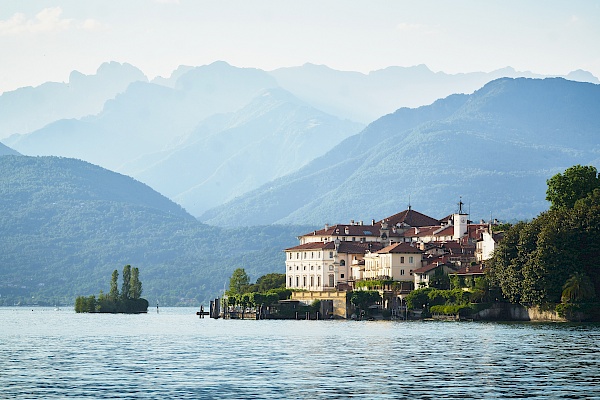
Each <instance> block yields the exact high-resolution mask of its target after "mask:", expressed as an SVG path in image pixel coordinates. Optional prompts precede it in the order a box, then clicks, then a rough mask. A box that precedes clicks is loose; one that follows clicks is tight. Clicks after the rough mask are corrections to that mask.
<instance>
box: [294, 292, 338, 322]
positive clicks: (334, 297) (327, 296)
mask: <svg viewBox="0 0 600 400" xmlns="http://www.w3.org/2000/svg"><path fill="white" fill-rule="evenodd" d="M347 293H348V292H338V291H322V292H292V300H298V301H300V302H302V303H304V304H307V305H308V304H311V303H312V302H313V301H315V300H331V301H332V302H333V316H334V317H335V318H348V307H347V304H348V301H347V296H346V294H347Z"/></svg>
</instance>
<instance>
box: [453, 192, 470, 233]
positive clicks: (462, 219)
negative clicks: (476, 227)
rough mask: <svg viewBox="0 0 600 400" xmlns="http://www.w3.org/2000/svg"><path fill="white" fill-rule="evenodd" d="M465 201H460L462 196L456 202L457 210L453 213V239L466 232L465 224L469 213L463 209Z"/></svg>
mask: <svg viewBox="0 0 600 400" xmlns="http://www.w3.org/2000/svg"><path fill="white" fill-rule="evenodd" d="M464 205H465V203H463V202H462V197H461V198H460V200H459V202H458V212H457V213H454V215H453V221H452V222H453V225H454V236H453V238H454V240H459V239H460V238H462V237H463V236H465V235H466V234H467V224H468V220H469V218H468V217H469V214H467V213H466V212H464V211H463V206H464Z"/></svg>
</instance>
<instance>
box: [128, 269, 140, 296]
mask: <svg viewBox="0 0 600 400" xmlns="http://www.w3.org/2000/svg"><path fill="white" fill-rule="evenodd" d="M141 296H142V282H141V281H140V270H139V269H138V268H132V269H131V279H130V284H129V298H130V299H134V300H137V299H139V298H140V297H141Z"/></svg>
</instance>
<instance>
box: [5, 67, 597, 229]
mask: <svg viewBox="0 0 600 400" xmlns="http://www.w3.org/2000/svg"><path fill="white" fill-rule="evenodd" d="M101 69H102V70H103V71H104V70H107V69H108V70H110V71H111V73H113V74H121V75H120V78H119V79H116V80H117V81H119V82H120V84H121V86H126V85H125V83H126V82H131V83H129V84H128V86H126V89H122V92H121V93H119V94H117V95H116V96H114V98H112V99H108V100H106V101H105V103H104V106H103V108H102V110H101V111H100V112H98V113H96V114H93V112H92V115H88V116H85V117H76V118H73V116H72V115H67V114H68V113H67V112H66V110H69V104H73V103H74V102H76V101H77V99H78V98H79V97H78V96H79V94H78V93H79V92H78V91H77V92H76V93H75V92H73V93H71V92H67V93H70V95H69V96H70V97H69V96H67V97H64V96H63V97H61V96H59V95H55V96H54V97H52V95H47V94H46V93H47V88H46V86H45V85H42V86H40V87H38V88H29V89H28V90H26V91H24V90H22V89H19V90H17V91H14V92H8V93H4V94H3V95H2V96H0V103H1V102H2V101H6V102H11V104H13V103H14V104H15V105H18V104H27V102H28V101H30V100H31V99H30V98H31V96H33V97H36V96H38V97H39V98H40V99H47V98H52V101H54V102H55V103H56V107H54V108H53V111H54V114H52V115H54V116H56V117H59V118H62V119H57V120H56V121H54V122H51V123H49V124H48V125H46V126H44V127H43V128H41V129H37V130H34V131H32V132H28V133H25V132H20V133H23V134H15V135H12V136H10V137H8V138H5V139H4V140H3V142H4V144H6V145H8V146H10V147H11V148H12V149H15V150H16V151H18V152H20V153H22V154H24V155H56V156H63V157H73V158H79V159H83V160H85V161H88V162H91V163H94V164H97V165H100V166H102V167H105V168H108V169H110V170H113V171H117V172H120V173H124V174H127V175H130V176H132V177H134V178H136V179H139V180H140V181H142V182H144V183H147V184H149V185H150V186H151V187H152V188H154V189H155V190H157V191H159V192H160V193H162V194H164V195H166V196H168V197H169V198H171V199H172V200H175V201H176V202H178V203H179V204H180V205H182V206H183V207H184V208H185V209H186V210H188V211H189V212H191V213H192V214H193V215H195V216H202V220H204V221H207V222H209V223H215V224H221V225H236V224H254V223H260V224H268V223H274V222H277V223H311V224H313V223H319V224H321V223H323V221H324V219H325V220H328V221H331V222H337V220H338V218H343V219H344V220H345V219H349V218H352V219H370V218H378V217H383V216H385V215H388V214H390V211H391V212H392V213H393V212H397V211H398V209H399V208H404V207H406V205H407V204H408V201H409V200H408V199H409V197H410V198H411V199H412V203H413V205H414V207H415V208H416V209H418V210H419V211H422V212H426V213H431V214H432V215H434V216H437V215H439V214H443V213H445V212H451V211H453V210H452V209H451V207H452V205H453V204H454V203H456V201H457V200H456V198H457V197H458V196H459V195H463V197H464V200H465V201H467V202H468V203H470V204H471V206H472V214H473V215H474V216H475V217H477V218H479V217H487V216H489V215H490V213H493V214H494V215H498V217H500V218H529V217H532V216H534V215H535V214H536V213H537V212H539V211H540V210H541V209H543V208H544V207H545V201H544V200H543V195H540V192H539V190H536V189H539V188H540V187H541V186H543V185H545V179H547V178H548V177H549V176H550V175H551V174H552V173H554V172H557V171H558V170H561V169H564V168H565V167H568V166H570V165H572V164H573V163H587V162H594V160H597V157H596V158H594V156H593V154H595V153H594V152H595V151H596V149H597V147H596V144H597V139H596V141H595V142H594V140H592V139H590V138H589V135H591V134H590V133H589V132H591V131H593V129H591V130H590V129H588V128H583V130H582V131H581V132H579V125H581V124H582V123H584V122H583V121H588V120H589V121H588V122H585V123H589V124H591V125H592V126H596V127H597V120H593V118H592V119H590V118H591V117H590V116H589V115H588V114H594V112H592V111H593V110H592V111H590V113H588V114H586V115H583V116H579V115H577V116H575V114H573V113H572V112H571V111H572V110H570V109H566V108H564V107H563V108H561V107H560V106H559V104H558V102H562V103H561V104H566V103H572V104H578V105H579V106H582V107H583V108H582V109H588V110H589V108H586V104H587V102H588V101H589V100H590V99H588V98H586V97H582V94H581V93H580V92H581V91H578V90H575V89H573V91H572V93H570V94H569V95H565V96H567V97H565V98H561V97H560V96H559V97H558V98H557V103H556V104H554V103H549V101H550V99H552V98H554V97H553V96H554V94H553V92H552V90H554V89H552V88H551V86H552V85H551V84H550V83H549V82H552V80H535V81H534V82H544V83H541V84H540V85H534V86H527V85H525V86H523V88H522V90H521V91H519V90H516V89H514V88H512V86H511V85H508V86H509V87H511V88H510V89H506V88H505V89H503V90H489V88H488V86H486V88H488V89H485V88H484V89H481V90H479V91H478V92H476V93H475V94H473V95H457V96H450V97H447V96H449V95H452V94H454V93H470V92H472V91H473V90H476V89H479V88H480V87H481V86H483V85H484V84H486V83H487V82H488V81H489V80H491V79H493V78H496V77H498V76H536V77H537V76H538V75H535V74H533V73H530V72H525V73H523V72H516V71H514V70H513V69H511V68H506V69H503V70H498V71H494V72H492V73H470V74H455V75H451V74H445V73H433V72H432V71H430V70H429V69H428V68H427V67H425V66H416V67H410V68H400V67H390V68H387V69H385V70H380V71H374V72H372V73H370V74H361V73H356V72H342V71H335V70H332V69H329V68H327V67H325V66H316V65H311V64H305V65H303V66H301V67H294V68H281V69H278V70H275V71H271V72H266V71H261V70H258V69H252V68H236V67H232V66H230V65H228V64H227V63H224V62H216V63H213V64H210V65H206V66H201V67H187V66H182V67H180V68H178V69H177V70H176V71H174V72H173V74H172V76H171V77H169V78H162V77H158V78H155V79H154V80H153V81H152V82H148V80H147V79H146V77H144V76H143V75H142V76H141V77H140V73H139V70H137V69H135V68H134V67H131V66H128V65H121V66H120V65H119V64H116V63H111V64H106V66H103V67H101ZM119 71H121V72H119ZM79 75H81V74H78V73H74V74H72V77H79V78H80V80H82V81H88V80H89V81H93V80H94V79H95V80H96V81H98V80H100V77H101V76H104V75H106V74H105V73H104V72H102V73H101V71H100V69H99V72H98V75H97V76H96V77H83V78H82V77H81V76H79ZM136 77H137V78H136ZM79 78H74V79H72V80H73V84H74V83H75V82H77V81H78V79H79ZM569 78H571V79H576V80H588V81H592V82H598V80H597V79H596V78H595V77H594V76H592V75H591V74H589V73H587V72H585V71H575V72H573V73H571V74H569ZM136 79H137V80H136ZM70 81H71V80H70ZM519 82H520V81H519ZM564 82H567V81H564ZM69 84H70V85H71V82H70V83H69ZM56 85H59V87H62V86H60V85H64V84H56ZM56 85H54V86H56ZM519 85H520V84H519ZM519 85H517V86H519ZM565 85H566V86H568V87H573V88H575V87H580V86H576V85H578V84H577V83H576V82H571V81H569V82H568V83H566V84H565ZM588 85H589V86H590V87H597V85H590V84H588ZM51 86H52V85H51ZM96 86H98V85H96ZM96 86H94V85H92V84H89V85H88V86H87V88H88V89H87V93H88V95H89V97H90V98H93V99H95V100H94V101H95V102H96V103H98V102H99V101H100V99H102V98H106V97H108V96H110V95H109V94H107V93H108V92H107V91H99V90H96V89H95V88H96ZM116 86H118V85H116ZM116 86H115V87H116ZM82 87H83V86H82ZM112 90H113V92H114V91H115V90H117V89H112ZM530 91H534V92H535V94H532V93H533V92H532V93H530ZM484 93H486V94H485V95H484ZM528 96H534V98H535V101H539V102H540V109H539V110H538V111H536V112H537V113H538V114H539V115H538V114H532V113H530V112H529V111H527V112H522V110H529V108H528V107H530V106H531V104H528V103H527V104H521V103H522V102H521V103H519V104H521V106H522V107H521V108H519V109H510V107H508V106H507V104H517V103H518V102H520V99H522V98H527V97H528ZM445 97H447V98H445ZM591 97H592V99H591V100H592V103H593V101H595V100H596V98H595V97H594V96H591ZM65 98H66V99H67V100H64V99H65ZM438 98H445V99H444V100H440V101H438V102H436V103H434V104H432V105H431V106H423V105H424V104H428V103H430V102H433V101H434V100H436V99H438ZM15 99H17V100H18V101H17V100H15ZM27 99H29V100H27ZM478 99H479V100H478ZM485 99H487V100H485ZM491 99H496V101H495V102H494V101H491ZM559 100H560V101H559ZM42 103H43V104H44V105H45V107H46V106H48V104H50V103H51V102H50V101H49V100H44V102H42ZM484 103H485V107H484V108H481V107H483V104H484ZM474 104H480V106H477V107H475V106H474ZM593 104H596V103H593ZM401 106H411V107H413V106H421V107H420V108H416V109H408V108H400V107H401ZM13 107H16V106H13ZM478 107H479V108H478ZM486 107H487V108H486ZM83 108H85V107H83V106H82V107H81V108H80V109H83ZM92 108H93V107H91V106H89V107H88V109H92ZM397 109H398V111H396V112H394V113H393V114H390V115H387V116H384V117H382V118H381V119H377V118H378V117H380V116H381V115H384V114H386V113H388V112H391V111H393V110H397ZM482 110H484V111H482ZM596 110H597V108H596ZM69 112H71V111H69ZM78 112H80V111H78ZM545 112H548V113H551V115H545V114H544V113H545ZM563 113H567V114H565V115H563ZM568 113H570V114H568ZM42 114H43V113H42ZM46 114H48V113H46ZM596 114H597V112H596ZM15 115H16V116H15V117H14V118H13V122H11V126H26V119H27V118H26V117H27V115H28V114H27V113H25V112H22V113H18V112H17V113H15ZM19 115H21V117H18V116H19ZM534 117H535V118H534ZM580 117H581V118H580ZM19 118H21V120H19ZM536 118H537V119H536ZM552 118H555V119H556V118H558V119H559V120H560V121H563V120H564V124H563V125H564V127H562V128H556V127H554V126H548V125H543V122H544V121H548V120H552ZM561 118H562V119H561ZM373 120H374V122H372V123H371V124H370V125H369V127H368V128H367V129H365V130H364V131H363V132H361V133H360V135H358V136H353V135H356V134H357V133H359V132H360V131H361V129H362V127H363V126H364V125H363V123H365V122H371V121H373ZM534 120H535V122H534ZM538 120H539V121H541V122H542V124H538V122H537V121H538ZM15 121H17V122H18V121H21V122H19V123H17V122H15ZM560 121H559V122H560ZM19 124H20V125H19ZM7 126H8V125H7ZM542 126H544V127H545V128H544V129H551V130H552V129H559V130H560V132H562V134H568V132H574V133H577V134H581V135H583V137H584V138H583V142H585V143H588V144H589V145H588V146H587V147H585V148H582V144H580V143H572V144H568V143H567V144H565V143H562V142H560V141H559V142H556V141H555V140H558V138H557V137H554V136H548V137H545V136H543V135H542V134H541V133H540V129H542V128H541V127H542ZM7 129H8V128H7ZM569 129H570V131H569ZM582 132H583V133H582ZM13 133H17V131H14V132H13ZM586 135H587V136H586ZM451 138H454V139H451ZM345 139H346V140H345ZM484 139H485V140H484ZM546 139H547V140H546ZM588 139H589V140H588ZM344 140H345V141H344ZM583 142H582V143H583ZM492 143H494V145H492ZM511 146H512V147H511ZM529 147H533V148H535V151H534V154H535V156H532V157H529V156H528V157H526V158H524V159H523V160H517V161H515V160H516V159H518V157H517V154H525V153H526V152H527V151H528V150H526V149H527V148H529ZM328 151H329V152H328ZM552 151H554V153H552ZM484 152H485V153H487V154H486V155H485V156H484V155H482V153H484ZM496 154H498V156H496ZM527 154H528V153H527ZM320 156H323V157H322V158H318V157H320ZM536 157H537V158H536ZM496 158H504V160H503V161H508V162H505V163H502V162H500V161H501V160H498V163H497V164H495V163H494V160H495V159H496ZM549 160H554V161H553V162H550V161H549ZM309 163H310V164H309ZM517 166H518V168H517ZM492 167H493V168H492ZM301 168H303V169H301ZM519 171H520V172H519ZM459 176H460V177H461V179H460V180H458V177H459ZM486 176H487V177H488V178H490V180H493V181H496V182H497V183H498V182H502V179H500V180H498V177H499V176H503V177H505V178H506V179H507V181H508V177H510V176H517V177H520V178H519V179H521V178H523V176H529V179H530V181H528V182H527V183H522V184H519V185H516V186H511V185H509V184H508V183H507V185H509V186H510V189H511V190H501V188H500V186H497V187H496V189H494V188H490V191H489V192H487V194H484V193H480V194H478V192H481V190H482V188H486V186H485V185H486V184H487V182H488V180H487V179H486V178H485V177H486ZM475 177H478V178H475ZM274 179H276V180H275V181H273V182H271V181H272V180H274ZM290 182H296V183H294V184H291V183H290ZM307 182H310V183H307ZM523 182H524V181H523ZM480 183H483V185H481V184H480ZM261 185H263V186H261ZM536 185H537V186H536ZM386 186H387V187H389V188H392V189H391V190H390V189H388V188H386ZM377 187H379V189H376V188H377ZM505 189H507V187H505ZM253 190H255V191H254V192H253ZM542 192H543V191H542ZM534 193H535V194H534ZM441 195H443V199H442V201H439V200H437V199H435V200H434V197H435V196H441ZM236 197H237V198H236ZM224 203H226V205H224V206H222V205H223V204H224ZM484 203H485V205H484Z"/></svg>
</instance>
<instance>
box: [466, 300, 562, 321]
mask: <svg viewBox="0 0 600 400" xmlns="http://www.w3.org/2000/svg"><path fill="white" fill-rule="evenodd" d="M473 319H475V320H482V321H537V322H544V321H547V322H551V321H555V322H565V321H566V320H565V319H564V318H561V317H559V316H558V314H557V313H556V311H549V310H542V309H540V308H539V307H524V306H522V305H520V304H509V303H496V304H494V305H492V307H490V308H486V309H485V310H481V311H479V312H478V313H477V314H475V315H473Z"/></svg>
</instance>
